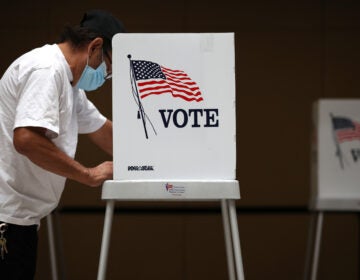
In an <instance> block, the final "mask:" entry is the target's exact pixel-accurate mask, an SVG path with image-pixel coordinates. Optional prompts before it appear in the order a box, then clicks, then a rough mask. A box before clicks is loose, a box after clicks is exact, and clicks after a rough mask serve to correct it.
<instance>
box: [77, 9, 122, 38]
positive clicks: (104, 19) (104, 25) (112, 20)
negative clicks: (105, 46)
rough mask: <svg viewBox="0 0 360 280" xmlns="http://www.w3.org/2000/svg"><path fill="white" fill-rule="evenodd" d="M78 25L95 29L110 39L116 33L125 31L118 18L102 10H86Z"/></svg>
mask: <svg viewBox="0 0 360 280" xmlns="http://www.w3.org/2000/svg"><path fill="white" fill-rule="evenodd" d="M80 26H81V27H87V28H89V29H91V30H93V31H96V32H98V33H99V34H100V35H101V36H103V37H104V38H106V39H108V40H110V41H111V39H112V37H113V36H114V35H115V34H116V33H125V32H126V30H125V27H124V25H123V23H122V22H121V21H120V20H118V19H117V18H116V17H114V16H113V15H112V14H110V13H109V12H107V11H103V10H91V11H87V12H86V13H85V14H84V17H83V19H82V20H81V22H80Z"/></svg>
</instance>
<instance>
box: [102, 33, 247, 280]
mask: <svg viewBox="0 0 360 280" xmlns="http://www.w3.org/2000/svg"><path fill="white" fill-rule="evenodd" d="M112 79H113V149H114V178H113V180H111V181H106V182H105V183H104V185H103V189H102V199H104V200H106V201H107V207H106V214H105V222H104V232H103V240H102V248H101V255H100V264H99V272H98V279H105V274H106V264H107V254H108V249H109V239H110V231H111V223H112V216H113V211H114V204H115V202H116V201H135V200H136V201H145V200H147V201H179V200H181V201H219V202H220V203H221V209H222V216H223V223H224V231H225V245H226V253H227V260H228V270H229V278H230V279H244V275H243V266H242V259H241V250H240V240H239V233H238V225H237V217H236V208H235V200H236V199H239V198H240V190H239V183H238V181H237V180H236V114H235V53H234V34H233V33H202V34H191V33H188V34H181V33H178V34H166V33H165V34H116V35H115V36H114V38H113V78H112Z"/></svg>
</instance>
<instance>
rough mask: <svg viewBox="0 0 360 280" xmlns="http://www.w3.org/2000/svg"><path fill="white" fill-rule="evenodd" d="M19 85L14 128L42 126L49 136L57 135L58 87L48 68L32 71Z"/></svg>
mask: <svg viewBox="0 0 360 280" xmlns="http://www.w3.org/2000/svg"><path fill="white" fill-rule="evenodd" d="M24 79H26V80H25V81H24V82H23V83H22V86H21V89H20V93H19V97H18V98H19V100H18V105H17V108H16V115H15V122H14V129H15V128H18V127H29V126H33V127H42V128H45V129H47V135H48V137H49V138H55V137H57V136H58V135H59V89H58V87H57V83H56V79H55V76H54V75H53V74H52V73H51V71H49V69H38V70H34V71H32V72H31V73H30V74H29V75H28V76H27V77H26V78H24Z"/></svg>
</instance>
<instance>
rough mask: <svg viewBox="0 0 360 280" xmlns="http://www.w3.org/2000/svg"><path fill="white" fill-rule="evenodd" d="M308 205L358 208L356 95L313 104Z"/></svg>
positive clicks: (359, 113) (359, 106) (359, 109)
mask: <svg viewBox="0 0 360 280" xmlns="http://www.w3.org/2000/svg"><path fill="white" fill-rule="evenodd" d="M313 113H314V118H313V120H314V131H313V136H314V137H313V147H312V154H313V158H312V159H313V162H312V186H311V205H310V206H311V208H313V209H317V210H359V209H360V99H321V100H319V101H318V102H316V103H315V105H314V112H313Z"/></svg>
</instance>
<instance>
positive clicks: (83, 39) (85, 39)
mask: <svg viewBox="0 0 360 280" xmlns="http://www.w3.org/2000/svg"><path fill="white" fill-rule="evenodd" d="M97 37H100V38H102V39H103V49H104V51H105V52H108V51H110V50H111V42H110V41H109V39H107V38H104V37H103V36H102V35H101V34H100V33H98V32H96V31H94V30H91V29H89V28H87V27H81V26H69V25H68V26H65V27H64V30H63V32H62V33H61V34H60V37H59V40H58V42H57V43H64V42H69V43H70V44H71V45H72V46H73V47H74V48H76V49H81V48H83V47H85V46H86V45H87V44H89V43H90V42H91V41H92V40H94V39H95V38H97Z"/></svg>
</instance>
